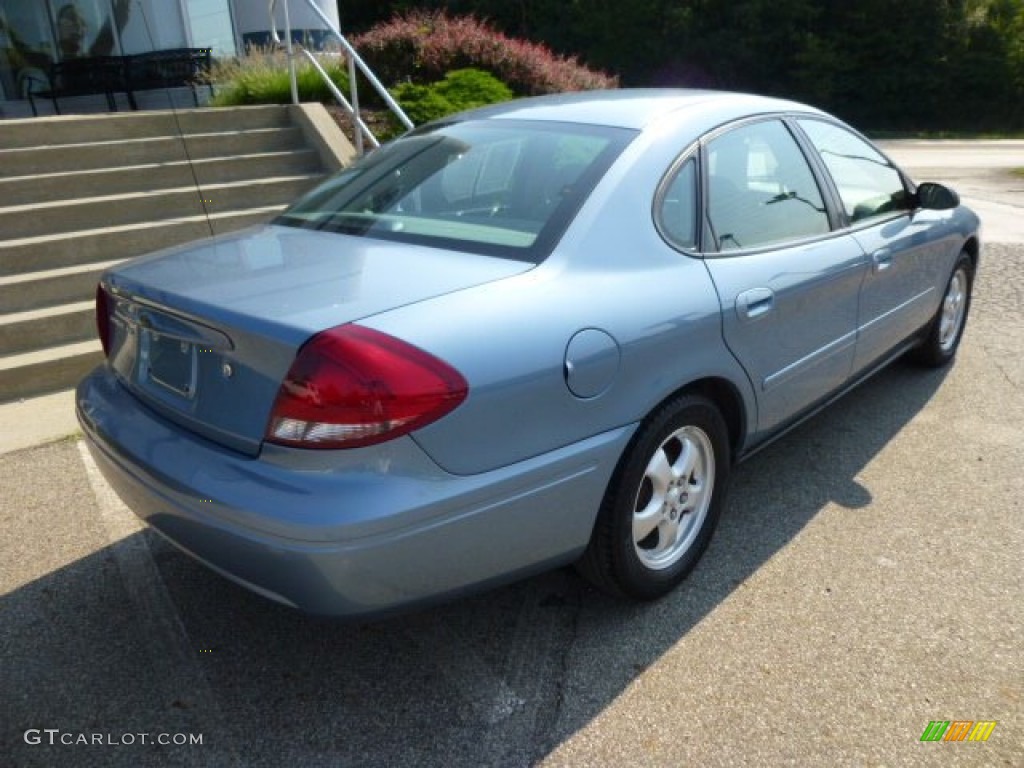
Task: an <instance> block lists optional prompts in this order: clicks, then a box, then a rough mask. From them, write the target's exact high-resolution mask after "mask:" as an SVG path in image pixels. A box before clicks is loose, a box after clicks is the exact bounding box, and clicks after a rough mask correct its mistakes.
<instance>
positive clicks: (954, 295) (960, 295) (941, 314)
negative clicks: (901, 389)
mask: <svg viewBox="0 0 1024 768" xmlns="http://www.w3.org/2000/svg"><path fill="white" fill-rule="evenodd" d="M973 287H974V266H973V265H972V264H971V257H970V256H969V255H968V254H967V252H966V251H962V252H961V253H960V258H958V259H957V261H956V265H955V266H954V267H953V272H952V274H950V276H949V282H948V283H946V293H945V294H944V295H943V297H942V304H941V305H939V310H938V312H936V313H935V318H934V319H933V320H932V322H931V325H930V326H929V328H928V334H927V336H925V340H924V342H923V343H922V344H921V346H919V347H917V348H916V349H914V350H913V352H912V353H911V358H912V359H913V360H914V362H916V363H918V364H919V365H923V366H926V367H928V368H940V367H942V366H944V365H948V364H949V362H950V361H951V360H952V359H953V358H954V357H956V350H957V347H959V346H960V338H961V337H962V336H963V335H964V326H966V325H967V314H968V312H969V311H970V308H971V290H972V289H973Z"/></svg>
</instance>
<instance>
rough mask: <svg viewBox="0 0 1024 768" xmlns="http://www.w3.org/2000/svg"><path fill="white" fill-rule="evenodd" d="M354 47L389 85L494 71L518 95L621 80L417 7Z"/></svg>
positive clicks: (477, 24)
mask: <svg viewBox="0 0 1024 768" xmlns="http://www.w3.org/2000/svg"><path fill="white" fill-rule="evenodd" d="M352 45H353V46H354V47H355V49H356V50H357V51H359V55H360V56H362V57H363V59H365V60H366V63H367V64H369V65H370V68H371V69H372V70H373V71H374V72H375V73H376V74H377V76H378V77H379V78H380V79H381V80H383V81H384V83H385V84H388V85H393V84H396V83H400V82H406V81H412V82H414V83H430V82H434V81H436V80H440V79H441V78H443V77H444V76H445V73H447V72H450V71H451V70H455V69H463V68H467V67H475V68H477V69H483V70H487V71H489V72H491V73H492V74H493V75H494V76H495V77H497V78H498V79H499V80H501V81H502V82H504V83H505V84H506V85H507V86H508V87H509V88H511V89H512V90H513V91H514V92H515V93H516V94H517V95H519V96H536V95H540V94H544V93H560V92H563V91H587V90H595V89H598V88H616V87H618V78H616V77H611V76H609V75H606V74H604V73H602V72H595V71H594V70H591V69H587V68H586V67H585V66H583V65H582V64H580V63H579V61H578V60H577V59H575V58H567V57H564V56H559V55H557V54H554V53H552V52H551V50H549V49H548V48H547V47H545V46H543V45H538V44H536V43H531V42H527V41H525V40H516V39H513V38H510V37H507V36H505V35H504V34H502V33H501V32H498V31H497V30H495V29H492V28H491V27H490V26H488V25H487V24H485V23H483V22H481V21H479V20H478V19H476V18H474V17H472V16H460V17H450V16H448V15H447V14H445V13H444V12H443V11H433V12H431V11H422V10H413V11H410V12H408V13H406V14H403V15H398V16H395V17H394V18H393V19H391V20H390V21H388V22H385V23H383V24H378V25H377V26H375V27H373V28H372V29H370V30H369V31H367V32H365V33H364V34H362V35H358V36H356V37H354V38H353V39H352Z"/></svg>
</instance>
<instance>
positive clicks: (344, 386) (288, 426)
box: [266, 325, 467, 448]
mask: <svg viewBox="0 0 1024 768" xmlns="http://www.w3.org/2000/svg"><path fill="white" fill-rule="evenodd" d="M466 391H467V385H466V381H465V379H463V378H462V376H461V375H459V373H458V371H456V370H454V369H453V368H452V367H451V366H449V365H448V364H447V363H444V362H442V361H441V360H438V359H437V358H436V357H433V356H432V355H428V354H427V353H426V352H424V351H423V350H422V349H418V348H417V347H414V346H411V345H410V344H406V343H405V342H404V341H401V340H399V339H396V338H395V337H393V336H389V335H387V334H385V333H381V332H380V331H374V330H372V329H370V328H364V327H362V326H359V325H340V326H338V327H337V328H331V329H330V330H327V331H323V332H322V333H318V334H317V335H316V336H314V337H313V338H312V339H310V340H309V341H307V342H306V343H305V344H304V345H303V346H302V348H301V349H300V350H299V354H298V355H297V356H296V358H295V362H294V363H292V367H291V369H290V370H289V371H288V375H287V376H286V377H285V379H284V382H283V383H282V384H281V389H280V390H278V393H277V399H276V400H275V401H274V408H273V410H272V411H271V414H270V423H269V425H268V426H267V435H266V439H267V440H268V441H270V442H272V443H278V444H280V445H290V446H295V447H299V448H355V447H357V446H361V445H372V444H374V443H381V442H384V441H385V440H391V439H392V438H395V437H398V436H399V435H404V434H406V433H408V432H412V431H413V430H414V429H419V428H420V427H423V426H426V425H427V424H430V423H431V422H433V421H436V420H437V419H439V418H441V417H442V416H444V415H445V414H446V413H449V412H450V411H452V410H453V409H455V407H456V406H458V405H459V403H461V402H462V401H463V400H465V399H466Z"/></svg>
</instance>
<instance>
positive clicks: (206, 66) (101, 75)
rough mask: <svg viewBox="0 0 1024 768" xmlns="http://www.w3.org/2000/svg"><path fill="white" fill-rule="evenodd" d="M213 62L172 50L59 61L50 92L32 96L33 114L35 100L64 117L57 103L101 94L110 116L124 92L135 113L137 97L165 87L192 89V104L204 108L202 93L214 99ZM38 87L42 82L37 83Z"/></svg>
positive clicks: (196, 51) (203, 52)
mask: <svg viewBox="0 0 1024 768" xmlns="http://www.w3.org/2000/svg"><path fill="white" fill-rule="evenodd" d="M211 63H212V56H211V52H210V49H209V48H173V49H168V50H162V51H148V52H146V53H137V54H134V55H131V56H89V57H85V58H80V59H67V60H66V61H57V62H54V63H53V64H51V65H50V70H49V80H50V83H49V88H44V89H39V90H36V89H34V88H30V89H29V91H28V98H29V104H30V105H31V107H32V114H33V115H38V114H39V111H38V108H37V107H36V98H37V97H42V98H48V99H50V100H51V101H52V102H53V110H54V112H56V113H57V114H58V115H59V114H60V103H59V101H58V99H61V98H65V97H71V96H89V95H99V94H102V95H103V96H105V97H106V99H107V107H108V109H110V111H111V112H116V111H117V100H116V99H115V94H117V93H124V94H125V95H126V96H127V98H128V104H129V105H130V106H131V108H132V109H138V108H139V107H138V103H137V102H136V99H135V94H136V93H138V92H140V91H147V90H156V89H160V88H177V87H186V86H187V87H189V88H191V90H192V101H193V102H194V103H195V105H196V106H199V92H198V88H199V87H200V86H202V85H206V86H207V87H208V88H209V89H210V94H211V95H212V94H213V85H212V84H211V83H210V82H209V79H208V77H207V76H208V74H209V72H210V66H211ZM36 82H38V81H36Z"/></svg>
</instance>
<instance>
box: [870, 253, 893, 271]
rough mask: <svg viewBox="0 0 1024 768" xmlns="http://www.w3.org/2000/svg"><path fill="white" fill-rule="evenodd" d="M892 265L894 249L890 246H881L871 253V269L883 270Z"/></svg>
mask: <svg viewBox="0 0 1024 768" xmlns="http://www.w3.org/2000/svg"><path fill="white" fill-rule="evenodd" d="M891 266H892V251H890V250H889V249H888V248H879V249H878V250H877V251H875V252H874V253H872V254H871V269H872V270H873V271H875V272H882V271H884V270H886V269H888V268H889V267H891Z"/></svg>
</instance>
